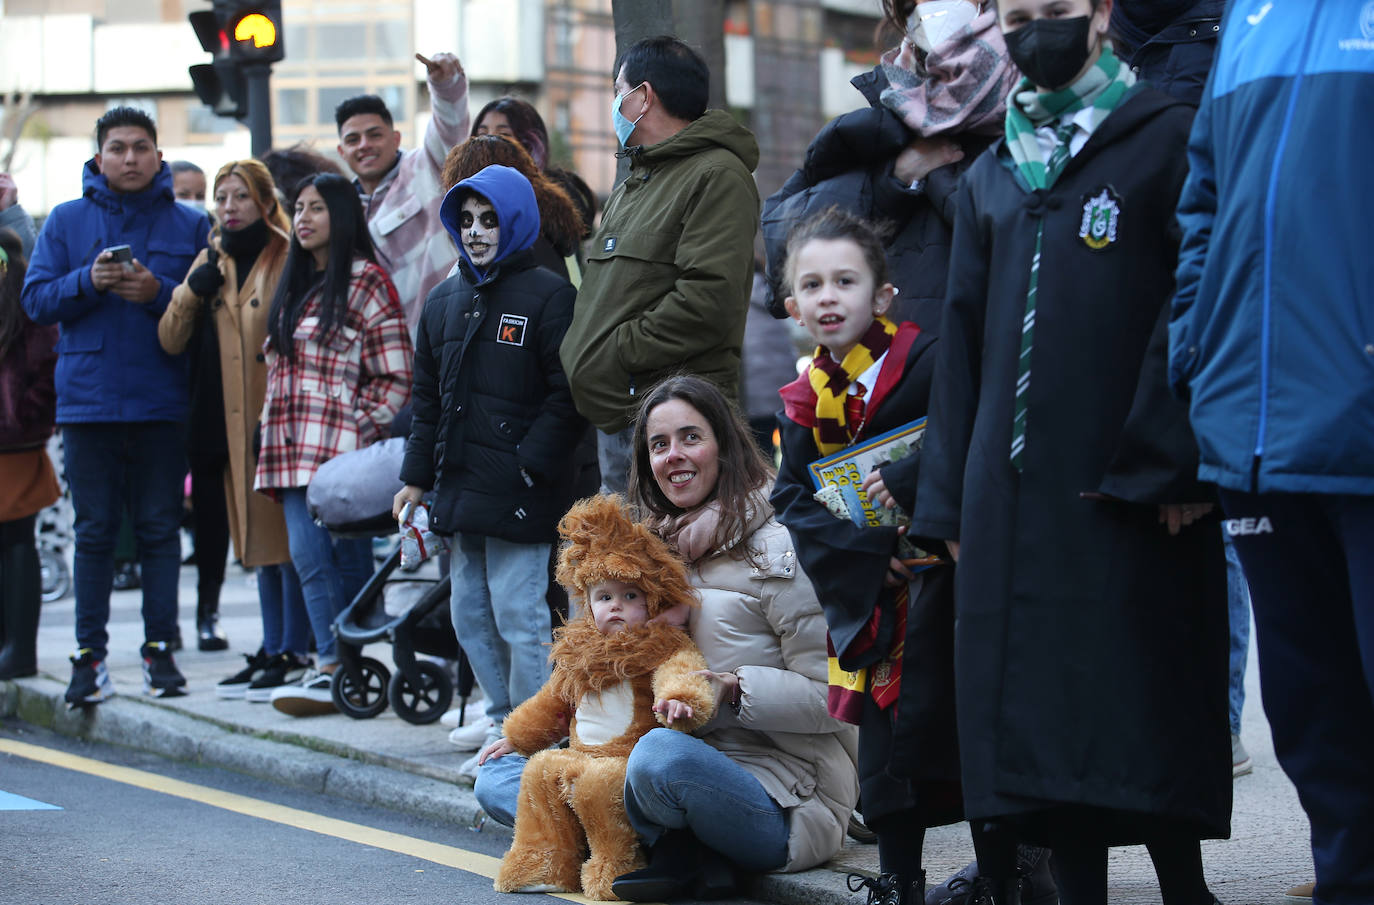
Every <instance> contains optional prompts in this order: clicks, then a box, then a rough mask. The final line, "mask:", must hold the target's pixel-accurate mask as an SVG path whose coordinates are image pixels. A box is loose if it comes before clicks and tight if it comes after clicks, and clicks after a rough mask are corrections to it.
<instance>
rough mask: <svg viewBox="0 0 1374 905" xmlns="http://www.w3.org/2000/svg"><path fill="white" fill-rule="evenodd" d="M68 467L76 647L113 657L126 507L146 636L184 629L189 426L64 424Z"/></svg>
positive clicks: (164, 636)
mask: <svg viewBox="0 0 1374 905" xmlns="http://www.w3.org/2000/svg"><path fill="white" fill-rule="evenodd" d="M62 438H63V443H64V445H65V450H66V452H65V456H66V461H65V471H66V474H67V483H68V486H69V487H70V488H71V493H72V507H73V509H75V511H76V555H75V560H74V565H75V568H74V570H73V571H74V573H75V574H74V576H73V578H74V585H75V589H76V646H77V647H78V648H83V647H88V648H90V649H91V651H92V656H93V657H94V658H95V659H96V660H103V659H105V657H106V655H107V654H108V652H109V651H108V645H109V643H110V635H109V633H108V632H107V631H106V625H107V624H108V623H109V621H110V587H111V583H112V582H113V580H114V548H115V540H116V539H117V538H118V536H119V524H120V521H121V520H122V519H123V517H124V511H125V508H126V507H127V509H128V512H129V517H130V520H131V521H132V523H133V528H134V537H135V538H136V539H137V541H138V560H139V566H140V569H141V572H142V584H143V636H144V640H146V641H170V640H172V639H173V638H174V637H176V633H177V581H178V578H179V573H180V570H181V539H180V537H179V536H178V529H179V527H180V525H181V514H182V505H181V502H182V496H183V492H184V491H183V478H184V477H185V475H186V444H185V428H184V426H183V425H182V424H180V423H177V422H174V421H148V422H132V423H119V424H67V425H63V428H62Z"/></svg>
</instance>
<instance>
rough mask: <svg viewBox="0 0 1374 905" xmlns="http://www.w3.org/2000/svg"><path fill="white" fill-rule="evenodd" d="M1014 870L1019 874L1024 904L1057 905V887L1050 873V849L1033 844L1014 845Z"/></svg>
mask: <svg viewBox="0 0 1374 905" xmlns="http://www.w3.org/2000/svg"><path fill="white" fill-rule="evenodd" d="M1016 872H1017V873H1018V874H1019V875H1020V876H1021V901H1022V902H1023V903H1024V905H1059V887H1058V886H1056V885H1055V883H1054V874H1052V873H1050V850H1049V849H1047V848H1040V847H1038V846H1034V845H1018V846H1017V847H1016Z"/></svg>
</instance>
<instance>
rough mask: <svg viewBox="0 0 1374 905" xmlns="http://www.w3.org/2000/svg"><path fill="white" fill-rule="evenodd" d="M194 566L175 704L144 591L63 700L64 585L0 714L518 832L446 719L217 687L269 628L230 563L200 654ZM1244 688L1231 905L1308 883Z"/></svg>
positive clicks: (962, 853) (947, 833) (1254, 702)
mask: <svg viewBox="0 0 1374 905" xmlns="http://www.w3.org/2000/svg"><path fill="white" fill-rule="evenodd" d="M195 578H196V576H195V569H194V568H192V567H185V568H183V569H182V575H181V601H182V614H183V618H182V620H181V627H182V634H183V636H184V637H185V639H186V642H187V649H186V650H184V651H182V652H181V653H179V654H177V663H178V665H179V666H180V668H181V671H182V672H183V673H184V674H185V676H186V679H187V682H188V691H189V694H187V695H186V696H184V697H180V698H171V699H166V700H152V699H149V698H145V697H143V695H142V686H143V682H142V672H141V662H140V659H139V655H138V647H139V644H140V643H141V642H142V640H143V628H142V618H141V616H140V615H139V607H140V604H141V594H140V592H139V591H124V592H116V593H115V594H114V595H113V596H112V600H111V618H110V637H111V641H110V654H109V659H108V664H109V668H110V673H111V675H112V676H113V678H114V682H115V686H116V688H117V690H118V691H119V696H118V697H116V698H114V699H113V700H111V701H108V702H106V703H104V704H101V705H99V706H98V707H94V708H91V711H90V712H89V713H86V712H83V711H81V710H77V711H68V710H67V708H66V704H65V702H64V701H63V692H64V691H65V689H66V684H67V680H68V678H69V677H70V664H69V663H68V661H67V657H68V656H69V655H70V654H71V653H72V651H73V647H74V642H73V630H72V626H73V619H74V610H75V604H74V602H73V600H72V598H71V597H67V598H64V599H63V600H60V601H57V602H56V603H50V604H47V605H45V606H44V607H43V616H42V622H41V626H40V629H39V655H38V662H39V669H40V674H39V675H38V676H37V677H35V678H32V679H21V680H18V681H14V682H0V718H3V719H4V720H5V722H6V723H9V722H10V721H12V720H13V719H16V718H17V719H21V720H24V721H26V722H28V723H32V724H35V725H40V726H45V727H49V728H51V729H54V730H56V731H58V732H61V733H63V734H65V735H71V736H79V737H83V738H89V739H91V740H93V741H101V742H109V743H113V744H118V745H124V746H128V747H131V748H137V749H140V750H146V751H151V752H154V753H157V754H160V755H163V756H166V757H171V758H175V759H177V760H181V761H186V762H192V763H203V764H206V765H209V766H215V767H221V768H225V769H230V770H237V771H239V772H242V773H246V774H249V775H252V776H256V777H260V778H265V779H270V780H274V781H276V782H281V783H284V784H286V785H289V786H293V787H297V788H303V789H308V790H310V791H315V792H325V793H327V794H331V795H338V796H341V797H343V798H347V799H350V800H354V801H358V802H362V803H364V804H374V805H380V806H385V807H389V808H393V809H397V810H400V811H404V812H407V813H413V814H417V815H422V816H425V817H430V818H436V819H440V820H447V821H451V822H454V823H457V824H459V825H462V826H466V827H469V828H471V829H472V830H473V831H475V832H483V833H498V834H502V835H506V836H509V830H507V829H506V828H504V827H501V826H499V825H498V824H495V823H493V822H491V821H487V820H485V819H484V815H483V814H482V813H481V811H480V810H479V809H478V808H477V805H476V802H475V801H474V799H473V796H472V790H471V788H470V786H468V785H466V784H465V783H463V782H462V781H460V780H459V779H458V766H459V765H460V764H461V763H462V762H463V760H464V759H465V758H466V757H467V756H468V755H467V754H466V753H459V752H457V751H455V750H454V749H453V748H452V746H450V745H449V744H448V740H447V735H448V729H447V728H446V727H443V726H441V725H439V724H438V723H435V724H432V725H429V726H415V725H411V724H409V723H406V722H405V721H404V720H402V719H400V718H399V717H397V716H396V715H395V714H394V713H393V712H391V710H390V709H388V710H386V711H384V712H383V713H382V714H381V715H380V716H378V717H376V718H375V719H371V720H353V719H350V718H348V717H346V716H343V715H340V714H335V715H330V716H322V717H309V718H299V719H298V718H293V717H289V716H287V715H285V714H283V713H279V712H277V711H276V710H274V709H273V708H272V707H271V705H269V704H249V703H247V702H245V701H241V700H240V701H226V700H221V699H219V698H218V697H216V696H215V692H214V686H215V684H216V683H217V682H219V681H220V680H221V679H223V678H225V677H226V676H228V675H230V674H231V673H234V672H237V671H238V670H239V669H240V668H241V667H242V666H243V662H244V661H243V657H242V656H241V655H240V654H242V653H252V652H253V651H254V650H256V649H257V647H258V643H259V641H260V640H261V622H260V620H259V617H258V604H257V585H256V583H255V581H254V580H253V578H252V576H251V575H250V574H249V573H246V572H244V571H242V570H241V569H239V568H237V567H235V566H233V565H231V566H230V568H229V574H228V578H227V579H226V581H225V585H224V592H223V598H222V603H221V616H222V624H223V626H224V628H225V630H226V631H227V632H228V634H229V639H230V650H229V651H224V652H217V653H201V652H200V651H198V650H196V649H195V624H194V619H193V614H194V611H195V598H196V594H195ZM368 655H369V656H373V657H376V658H377V659H379V660H381V661H382V662H384V663H386V664H388V665H391V664H392V659H391V650H390V647H389V646H387V645H376V646H375V649H374V648H369V649H368ZM1247 686H1248V698H1247V701H1246V707H1245V725H1244V730H1243V737H1244V741H1245V745H1246V747H1247V748H1248V749H1249V750H1250V753H1251V755H1252V756H1253V757H1254V761H1255V771H1254V773H1253V774H1251V775H1249V776H1243V777H1241V778H1239V779H1237V780H1236V783H1235V805H1234V808H1233V816H1232V838H1231V839H1229V840H1221V841H1215V842H1206V843H1204V844H1203V857H1204V860H1205V863H1206V867H1207V878H1208V882H1209V884H1210V886H1211V888H1212V891H1213V892H1214V893H1215V894H1216V895H1217V896H1218V897H1219V898H1220V899H1221V901H1222V902H1224V903H1226V905H1278V903H1281V902H1282V901H1283V893H1284V890H1286V889H1287V888H1288V887H1290V886H1292V885H1295V884H1297V883H1302V882H1307V881H1310V880H1311V879H1312V859H1311V854H1310V851H1309V848H1308V825H1307V819H1306V817H1305V816H1304V815H1303V813H1302V810H1301V808H1300V807H1299V805H1298V801H1297V795H1296V793H1295V791H1294V790H1293V787H1292V785H1291V784H1289V782H1288V780H1287V778H1286V777H1285V776H1284V775H1283V773H1282V772H1281V771H1280V770H1279V767H1278V764H1277V763H1276V762H1275V760H1274V752H1273V747H1272V745H1271V743H1270V739H1269V729H1268V724H1267V723H1266V722H1265V720H1264V715H1263V712H1262V710H1261V707H1260V700H1259V687H1258V668H1257V666H1256V662H1255V657H1254V651H1253V649H1252V651H1251V661H1250V670H1249V673H1248V675H1247ZM971 858H972V845H971V843H970V842H969V838H968V829H967V827H966V826H963V825H958V826H951V827H942V828H939V829H936V830H932V831H930V832H929V833H928V834H927V837H926V846H925V860H926V869H927V871H928V873H929V876H930V877H931V882H932V885H933V884H934V883H938V882H940V880H941V879H943V878H944V877H945V876H947V875H948V874H949V873H951V872H953V871H954V870H956V869H958V868H959V867H962V866H963V865H964V864H965V863H966V862H967V861H969V860H970V859H971ZM850 870H855V871H869V872H876V870H877V849H876V847H875V846H871V845H869V846H865V845H856V844H854V843H853V842H849V843H847V844H846V846H845V849H844V851H842V852H841V853H840V855H839V856H838V857H837V858H836V859H835V860H834V861H832V862H831V863H829V864H827V865H826V866H824V867H823V868H818V869H816V870H811V871H807V872H805V873H801V874H791V875H782V874H779V875H772V876H769V877H766V878H764V879H763V880H762V881H761V882H760V883H759V884H758V885H756V886H755V887H754V888H753V889H752V890H751V895H752V896H753V897H755V898H760V899H767V900H771V901H779V902H785V903H796V905H829V903H862V902H864V901H865V900H864V898H863V897H862V896H860V895H855V894H853V893H850V892H849V891H848V889H847V888H846V886H845V873H846V872H847V871H850ZM1110 884H1111V901H1112V902H1113V903H1120V905H1152V903H1158V902H1159V895H1158V892H1157V888H1156V882H1155V876H1154V869H1153V867H1152V866H1151V864H1150V860H1149V857H1148V855H1147V854H1146V853H1145V850H1144V848H1142V847H1133V848H1125V849H1115V850H1113V852H1112V856H1111V864H1110Z"/></svg>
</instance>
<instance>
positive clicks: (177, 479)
mask: <svg viewBox="0 0 1374 905" xmlns="http://www.w3.org/2000/svg"><path fill="white" fill-rule="evenodd" d="M96 145H97V148H98V150H97V152H96V154H95V156H94V157H93V158H92V159H91V160H89V161H88V162H87V163H86V166H85V169H84V171H83V174H82V176H83V180H82V181H83V184H84V190H83V193H82V197H80V198H78V199H77V200H75V201H68V202H66V203H65V204H60V205H58V206H57V207H55V208H53V211H52V213H51V214H49V215H48V219H47V220H46V221H45V222H44V224H43V231H42V232H41V233H40V234H39V236H38V242H37V244H36V245H35V246H34V250H33V257H32V260H31V261H30V263H29V271H28V275H27V277H26V279H25V281H24V289H23V293H22V297H21V299H22V303H23V305H24V310H25V311H26V312H27V313H28V315H29V317H31V318H33V320H34V321H35V322H36V323H39V324H57V325H59V327H60V328H61V339H60V340H59V342H58V345H57V375H56V384H57V423H58V425H59V426H60V427H61V428H62V434H63V442H64V444H65V449H66V473H67V480H68V484H69V485H70V487H71V493H72V504H73V506H74V507H75V509H76V560H75V569H74V572H75V585H76V646H77V651H76V653H75V655H73V656H72V658H71V659H72V679H71V685H70V686H69V687H68V688H67V703H68V704H69V705H71V706H72V707H77V706H80V705H83V704H95V703H99V702H101V701H103V700H105V699H107V698H108V697H109V696H110V695H111V694H113V693H114V686H113V684H112V683H111V681H110V677H109V672H108V670H106V668H105V656H106V653H107V650H106V646H107V644H108V643H109V635H108V633H107V632H106V630H105V625H106V623H107V622H108V621H109V617H110V587H111V582H112V579H113V575H114V547H115V540H116V538H117V536H118V533H119V525H120V519H121V518H122V515H123V511H124V508H125V506H126V504H127V506H128V508H129V511H130V517H131V518H132V520H133V526H134V535H135V537H136V538H137V541H138V551H139V562H140V565H141V567H142V579H143V627H144V644H143V646H142V656H143V680H144V690H145V691H146V692H148V693H149V694H151V695H153V696H155V697H163V696H171V695H178V694H182V693H184V689H185V686H186V680H185V679H184V678H183V677H182V675H181V673H180V672H178V671H177V668H176V664H175V663H174V662H173V660H172V649H171V642H172V640H173V638H175V637H176V633H177V630H176V629H177V625H176V620H177V578H178V573H179V571H180V567H181V541H180V538H179V537H178V528H179V526H180V523H181V509H182V507H181V501H182V481H181V478H182V475H184V474H185V473H186V467H185V451H184V450H185V446H184V443H183V437H182V434H183V431H184V422H185V420H186V409H187V394H186V365H185V359H184V358H182V357H181V356H179V355H169V354H168V353H167V352H165V351H164V350H163V349H162V347H161V346H160V345H159V344H158V339H157V323H158V318H159V317H161V315H162V312H163V311H164V310H165V309H166V308H167V303H168V302H169V301H170V300H171V297H172V290H173V289H175V288H176V287H177V285H179V284H180V283H181V281H182V279H183V278H184V277H185V276H186V271H187V269H188V268H189V267H190V266H191V262H192V261H193V260H194V259H195V257H196V255H197V254H198V253H199V252H200V250H201V249H202V248H204V247H205V242H206V236H207V235H208V233H209V231H210V222H209V220H208V219H207V218H206V216H205V214H203V213H200V212H198V211H194V210H192V209H190V208H188V207H186V206H184V205H180V204H177V203H176V198H175V196H174V195H173V192H172V171H171V170H170V169H169V168H168V166H167V165H166V164H165V163H163V162H162V152H161V151H159V150H158V148H157V127H156V126H155V125H154V124H153V121H152V119H151V118H150V117H149V116H148V115H147V114H146V113H144V112H142V111H141V110H136V109H133V108H131V107H116V108H114V109H113V110H110V111H108V112H107V113H106V114H105V115H104V116H102V117H100V119H99V120H98V121H97V123H96Z"/></svg>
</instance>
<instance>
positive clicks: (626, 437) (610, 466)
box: [596, 427, 634, 493]
mask: <svg viewBox="0 0 1374 905" xmlns="http://www.w3.org/2000/svg"><path fill="white" fill-rule="evenodd" d="M633 445H634V428H633V427H627V428H625V429H624V430H621V431H616V432H615V433H613V434H607V433H603V432H602V431H599V430H598V431H597V432H596V461H597V464H598V465H599V466H600V468H601V492H602V493H624V492H625V490H626V488H627V487H628V486H629V484H630V460H631V459H632V458H633V457H634V449H633Z"/></svg>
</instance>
